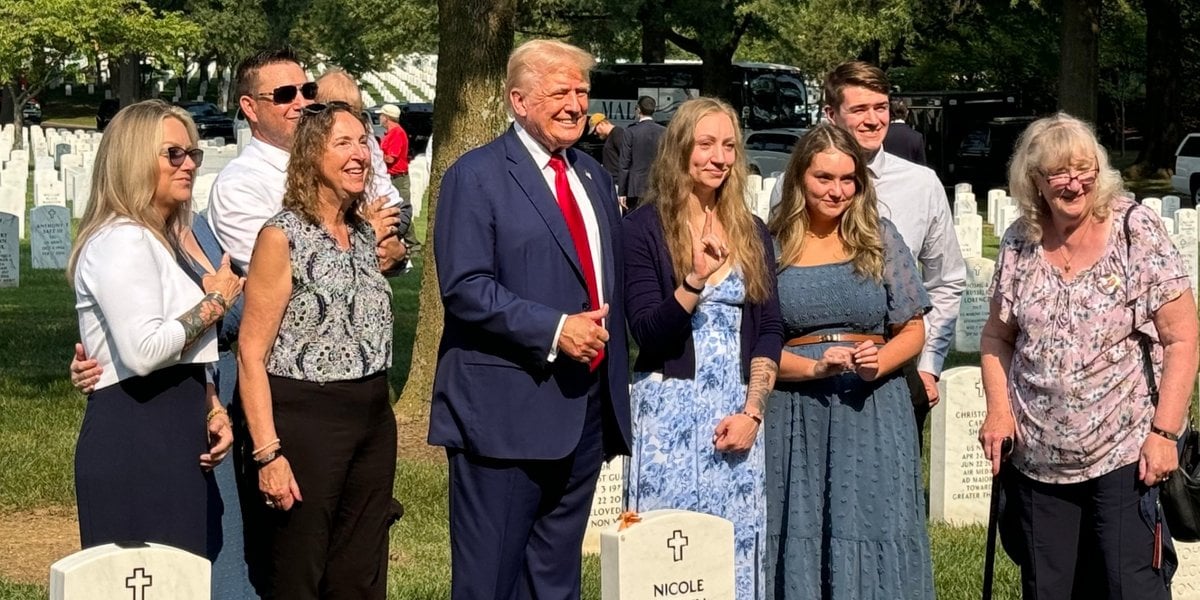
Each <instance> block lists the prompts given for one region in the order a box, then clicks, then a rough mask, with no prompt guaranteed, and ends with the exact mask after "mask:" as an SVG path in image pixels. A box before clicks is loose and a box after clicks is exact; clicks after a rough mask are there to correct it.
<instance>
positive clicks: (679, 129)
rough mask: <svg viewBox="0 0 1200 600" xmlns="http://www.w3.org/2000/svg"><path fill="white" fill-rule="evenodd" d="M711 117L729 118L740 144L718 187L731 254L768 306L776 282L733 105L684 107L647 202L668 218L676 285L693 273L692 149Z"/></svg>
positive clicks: (658, 160) (752, 298)
mask: <svg viewBox="0 0 1200 600" xmlns="http://www.w3.org/2000/svg"><path fill="white" fill-rule="evenodd" d="M711 114H723V115H725V116H727V117H729V121H730V122H731V123H733V137H734V140H735V143H736V148H735V160H734V161H733V164H731V165H730V167H729V175H728V176H727V177H726V178H725V181H724V183H722V184H721V186H720V187H719V188H717V205H716V214H717V218H718V219H720V221H721V225H722V226H724V227H725V233H726V235H727V236H728V240H727V243H728V245H729V248H730V256H732V257H733V260H735V261H737V265H738V266H739V267H741V271H742V277H743V278H745V280H746V300H747V301H748V302H762V301H764V300H766V299H767V298H768V297H770V295H771V290H770V289H769V286H770V285H771V284H770V282H769V278H768V273H767V265H766V262H765V260H766V259H765V258H764V256H765V252H766V251H765V249H764V248H763V245H762V237H761V236H760V235H759V230H758V226H757V225H756V224H755V220H754V216H753V215H751V214H750V209H748V208H747V207H746V196H745V190H746V178H747V168H746V152H745V146H744V145H743V143H742V130H741V127H740V126H739V125H738V118H737V113H736V112H735V111H734V110H733V107H731V106H729V105H728V104H726V103H725V102H723V101H721V100H717V99H716V98H693V99H691V100H688V101H687V102H684V103H683V104H681V105H680V106H679V110H677V111H676V112H675V116H674V117H672V118H671V123H670V124H669V125H668V126H667V130H666V131H665V132H664V133H663V136H662V139H661V141H660V142H659V146H658V153H657V154H656V155H655V158H654V162H653V164H651V166H650V182H649V184H648V186H647V190H646V202H647V204H651V205H653V206H654V209H655V210H657V211H658V216H659V218H660V219H661V220H662V225H663V233H664V234H665V237H666V241H667V250H668V251H669V252H670V254H671V264H672V266H673V267H674V270H675V281H683V278H684V277H685V276H686V275H687V274H688V273H689V272H691V269H692V231H691V229H690V225H689V222H688V211H687V201H688V197H689V195H690V194H691V193H692V185H693V181H692V177H691V175H689V173H688V170H689V166H690V163H691V158H692V148H693V147H694V146H695V144H696V125H697V124H698V123H699V122H700V120H701V119H703V118H704V117H706V116H708V115H711Z"/></svg>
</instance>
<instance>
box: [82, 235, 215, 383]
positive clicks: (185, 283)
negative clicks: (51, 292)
mask: <svg viewBox="0 0 1200 600" xmlns="http://www.w3.org/2000/svg"><path fill="white" fill-rule="evenodd" d="M203 298H204V291H203V290H201V289H200V287H199V286H197V285H196V283H195V282H194V281H192V279H191V278H190V277H188V276H187V274H186V273H185V272H184V271H183V268H182V267H180V266H179V263H177V262H176V261H175V257H174V255H173V254H172V253H171V252H170V251H169V250H168V249H167V248H166V246H164V245H163V244H162V242H160V241H159V240H158V238H156V237H154V235H153V234H152V233H150V231H148V230H147V229H146V228H144V227H142V226H141V225H138V224H137V223H134V222H133V221H131V220H129V219H126V218H124V217H116V218H114V219H113V220H112V221H110V222H109V223H107V224H105V225H103V226H101V227H100V228H99V229H97V230H96V232H95V233H94V234H92V236H91V237H90V238H89V239H88V240H87V241H86V242H85V245H84V247H83V249H82V250H81V251H80V253H79V259H78V262H77V264H76V266H75V309H76V311H78V313H79V335H80V338H81V339H82V341H83V346H84V349H85V350H86V351H87V355H88V356H90V357H92V358H94V359H95V360H96V362H97V363H99V365H100V367H101V369H102V371H101V373H100V380H99V381H98V382H97V383H96V389H97V390H99V389H102V388H105V387H108V386H110V385H112V384H114V383H117V382H119V381H122V380H124V379H128V378H130V377H135V376H143V375H149V374H150V373H152V372H154V371H157V370H159V369H162V368H165V367H169V366H172V365H176V364H202V363H211V362H215V361H216V360H217V331H216V328H215V327H210V328H209V329H208V330H207V331H205V332H204V334H203V335H202V336H201V337H200V339H199V340H197V341H196V342H195V343H194V344H193V345H192V346H191V347H190V348H188V349H187V351H184V350H183V346H184V342H185V338H184V330H183V324H182V323H180V322H179V321H177V320H176V319H178V318H179V316H181V315H183V314H184V313H186V312H187V311H189V310H191V309H192V308H195V306H196V305H197V304H199V302H200V300H201V299H203Z"/></svg>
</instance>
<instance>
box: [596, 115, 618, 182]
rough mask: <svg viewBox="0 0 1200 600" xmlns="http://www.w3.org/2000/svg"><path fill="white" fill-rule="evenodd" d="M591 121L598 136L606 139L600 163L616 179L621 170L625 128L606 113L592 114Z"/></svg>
mask: <svg viewBox="0 0 1200 600" xmlns="http://www.w3.org/2000/svg"><path fill="white" fill-rule="evenodd" d="M589 122H590V123H591V124H592V131H594V132H595V133H596V137H598V138H600V139H602V140H604V150H603V152H602V153H601V155H600V164H602V165H604V170H605V171H608V174H609V176H610V177H612V178H613V181H616V180H617V175H618V174H619V173H620V171H621V142H622V141H623V140H624V139H625V128H624V127H621V126H619V125H617V124H615V123H613V122H612V121H609V120H608V117H606V116H604V113H596V114H594V115H592V116H591V118H590V119H589Z"/></svg>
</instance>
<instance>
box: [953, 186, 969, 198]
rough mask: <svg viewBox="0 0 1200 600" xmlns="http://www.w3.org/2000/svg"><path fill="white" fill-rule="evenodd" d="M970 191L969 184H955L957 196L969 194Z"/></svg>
mask: <svg viewBox="0 0 1200 600" xmlns="http://www.w3.org/2000/svg"><path fill="white" fill-rule="evenodd" d="M969 191H971V184H969V183H956V184H954V194H955V195H958V194H961V193H963V192H969Z"/></svg>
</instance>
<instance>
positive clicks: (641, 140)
mask: <svg viewBox="0 0 1200 600" xmlns="http://www.w3.org/2000/svg"><path fill="white" fill-rule="evenodd" d="M666 131H667V128H666V127H663V126H662V125H659V124H658V123H655V122H654V121H638V122H636V123H633V124H632V125H630V126H629V127H626V128H625V137H624V138H623V139H622V140H621V170H620V172H619V173H618V175H617V189H618V193H619V194H620V195H622V196H628V197H630V198H641V197H642V196H643V195H645V192H646V185H647V184H649V183H650V165H651V164H652V163H653V162H654V157H655V156H657V155H658V141H659V140H660V139H662V136H663V133H665V132H666Z"/></svg>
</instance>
